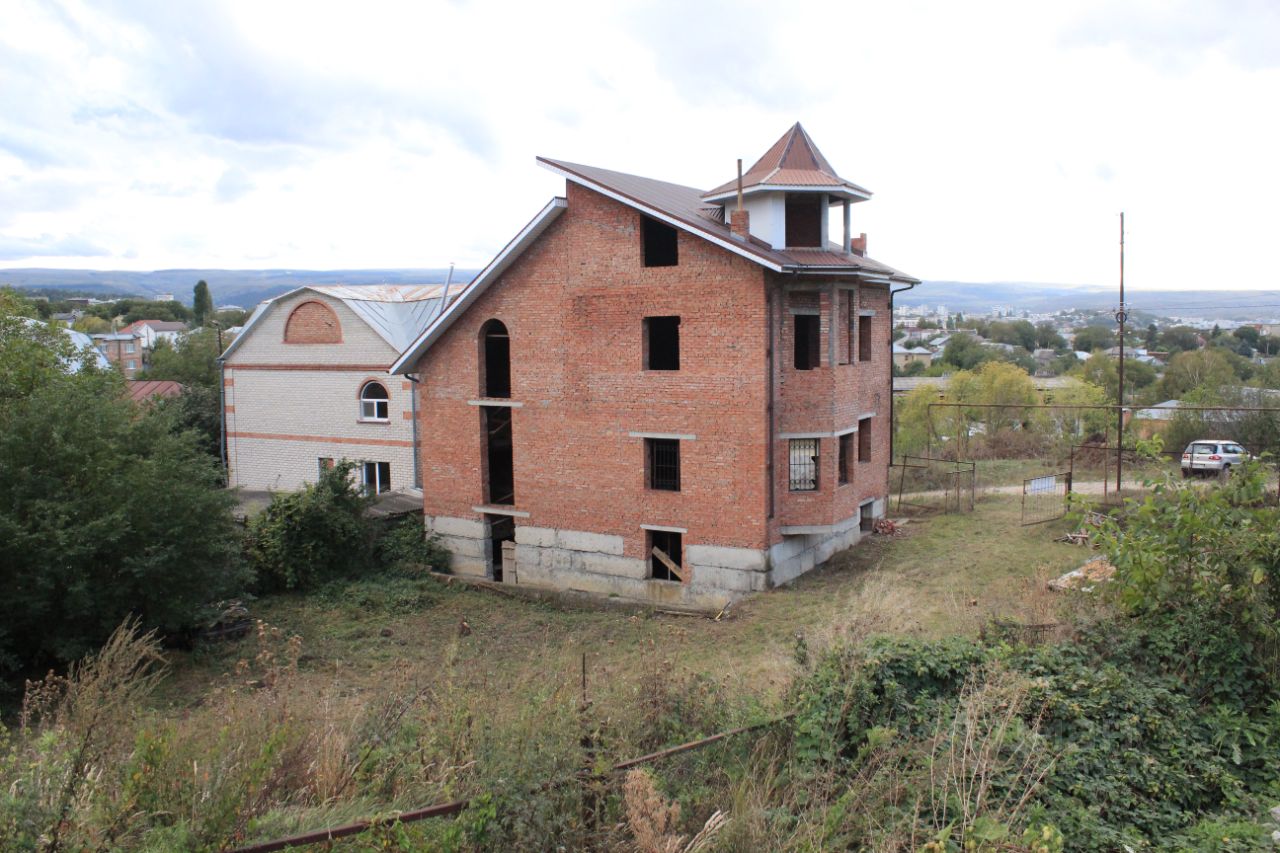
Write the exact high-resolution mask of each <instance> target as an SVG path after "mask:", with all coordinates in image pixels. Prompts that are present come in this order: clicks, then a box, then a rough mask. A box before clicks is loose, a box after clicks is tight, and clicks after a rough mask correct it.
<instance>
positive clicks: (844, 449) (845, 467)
mask: <svg viewBox="0 0 1280 853" xmlns="http://www.w3.org/2000/svg"><path fill="white" fill-rule="evenodd" d="M855 435H857V433H854V432H847V433H845V434H844V435H842V436H840V456H839V460H838V461H839V465H838V466H837V467H838V468H839V472H840V485H842V486H843V485H845V484H846V483H848V482H849V460H850V459H852V458H853V437H854V436H855Z"/></svg>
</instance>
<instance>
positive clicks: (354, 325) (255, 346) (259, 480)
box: [222, 284, 461, 493]
mask: <svg viewBox="0 0 1280 853" xmlns="http://www.w3.org/2000/svg"><path fill="white" fill-rule="evenodd" d="M460 291H461V286H460V285H459V286H455V287H453V288H452V289H451V292H453V293H457V292H460ZM444 296H445V288H444V285H439V284H434V285H382V286H376V287H349V286H323V287H322V286H311V287H300V288H298V289H296V290H292V291H290V292H288V293H285V294H283V295H281V296H277V297H275V298H274V299H270V300H268V301H266V302H263V303H262V304H261V305H259V306H258V307H257V309H255V310H254V312H253V315H252V316H251V317H250V318H249V320H248V322H246V323H245V326H244V330H243V331H242V332H241V333H240V335H239V336H238V337H237V338H236V339H235V341H234V342H233V343H232V344H231V345H230V346H229V347H228V348H227V350H226V352H225V353H223V355H222V364H223V408H224V418H225V433H226V440H227V477H228V484H229V485H231V486H239V487H241V488H244V489H248V490H253V491H258V490H276V489H282V490H294V489H298V488H301V487H302V485H303V484H304V483H311V482H315V481H316V479H317V478H318V476H319V473H320V471H321V470H322V469H323V468H324V467H326V466H328V465H332V464H334V463H335V462H336V461H338V460H340V459H349V460H351V461H353V462H356V463H358V465H357V469H356V476H357V477H358V479H359V480H360V482H361V483H362V484H363V485H364V486H365V488H366V489H367V490H369V491H371V492H375V493H377V492H385V491H388V490H392V489H404V488H415V487H417V486H418V485H419V480H418V466H417V464H416V458H417V455H416V449H415V448H416V445H415V420H414V409H415V398H414V395H413V393H412V391H411V388H412V383H411V382H409V381H408V380H407V379H406V378H405V377H403V376H391V375H389V374H388V373H387V368H388V367H389V366H390V365H391V363H392V362H394V361H395V360H396V358H397V356H398V355H399V354H400V352H401V351H402V350H403V349H404V348H405V347H407V346H408V345H409V344H410V343H411V342H412V341H413V340H414V338H415V337H416V336H417V335H418V334H419V333H420V332H421V331H422V329H424V328H426V326H427V325H428V324H429V323H430V322H431V320H433V319H434V318H435V317H436V315H438V314H439V313H440V310H441V308H442V307H443V305H444V302H445V299H444Z"/></svg>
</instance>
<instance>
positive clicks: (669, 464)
mask: <svg viewBox="0 0 1280 853" xmlns="http://www.w3.org/2000/svg"><path fill="white" fill-rule="evenodd" d="M645 448H646V450H647V451H648V457H649V488H651V489H662V490H664V491H668V492H678V491H680V441H679V440H678V439H674V438H646V439H645Z"/></svg>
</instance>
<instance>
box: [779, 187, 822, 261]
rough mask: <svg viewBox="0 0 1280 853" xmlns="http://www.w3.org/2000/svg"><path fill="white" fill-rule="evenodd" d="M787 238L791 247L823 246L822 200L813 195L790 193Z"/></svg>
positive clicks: (787, 204)
mask: <svg viewBox="0 0 1280 853" xmlns="http://www.w3.org/2000/svg"><path fill="white" fill-rule="evenodd" d="M785 215H786V232H787V233H786V238H787V246H788V247H789V248H796V249H799V248H810V249H811V248H821V247H822V244H823V236H824V235H823V234H822V200H821V199H820V198H818V197H817V196H813V195H807V194H806V195H800V194H790V195H788V196H787V202H786V212H785Z"/></svg>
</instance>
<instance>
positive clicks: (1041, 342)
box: [1036, 320, 1067, 349]
mask: <svg viewBox="0 0 1280 853" xmlns="http://www.w3.org/2000/svg"><path fill="white" fill-rule="evenodd" d="M1066 346H1067V339H1066V338H1064V337H1063V336H1062V335H1060V334H1058V330H1057V329H1056V328H1055V327H1054V325H1053V324H1052V323H1050V322H1049V321H1048V320H1042V321H1041V322H1039V323H1037V324H1036V347H1037V348H1038V349H1065V348H1066Z"/></svg>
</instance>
